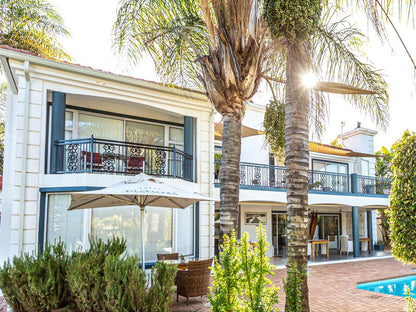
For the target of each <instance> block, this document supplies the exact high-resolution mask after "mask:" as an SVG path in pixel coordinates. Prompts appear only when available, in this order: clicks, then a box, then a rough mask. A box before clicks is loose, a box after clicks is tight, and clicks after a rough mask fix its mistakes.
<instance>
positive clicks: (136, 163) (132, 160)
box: [127, 156, 146, 172]
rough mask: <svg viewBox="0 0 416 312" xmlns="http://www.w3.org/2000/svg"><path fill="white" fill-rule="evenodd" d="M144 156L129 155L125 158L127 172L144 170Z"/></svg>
mask: <svg viewBox="0 0 416 312" xmlns="http://www.w3.org/2000/svg"><path fill="white" fill-rule="evenodd" d="M145 163H146V162H145V158H144V157H141V156H130V157H129V158H128V159H127V171H129V172H144V168H145Z"/></svg>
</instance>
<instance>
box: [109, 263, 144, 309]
mask: <svg viewBox="0 0 416 312" xmlns="http://www.w3.org/2000/svg"><path fill="white" fill-rule="evenodd" d="M139 263H140V260H139V258H138V257H136V256H131V257H126V259H124V260H123V261H120V257H119V256H115V255H110V256H108V257H107V258H106V259H105V262H104V281H105V293H104V294H103V295H104V297H105V303H104V304H105V306H106V308H107V309H108V311H112V312H125V311H140V310H141V309H142V307H143V306H145V304H146V301H145V300H146V276H145V273H144V272H143V270H141V269H140V268H139Z"/></svg>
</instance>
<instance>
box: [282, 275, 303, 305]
mask: <svg viewBox="0 0 416 312" xmlns="http://www.w3.org/2000/svg"><path fill="white" fill-rule="evenodd" d="M304 274H306V273H302V272H299V270H298V269H297V267H293V268H292V269H291V270H288V272H287V280H286V281H285V280H283V288H284V290H285V293H286V310H287V311H291V312H300V311H302V309H303V296H302V286H303V275H304Z"/></svg>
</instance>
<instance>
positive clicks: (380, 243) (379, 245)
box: [374, 241, 384, 251]
mask: <svg viewBox="0 0 416 312" xmlns="http://www.w3.org/2000/svg"><path fill="white" fill-rule="evenodd" d="M374 250H380V251H384V242H383V241H378V242H376V243H375V244H374Z"/></svg>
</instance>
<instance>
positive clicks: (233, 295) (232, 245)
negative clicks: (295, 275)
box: [208, 224, 279, 312]
mask: <svg viewBox="0 0 416 312" xmlns="http://www.w3.org/2000/svg"><path fill="white" fill-rule="evenodd" d="M256 233H257V240H258V241H257V243H255V244H254V247H253V245H252V244H251V243H250V236H249V235H248V234H247V233H246V232H245V233H244V234H243V237H242V239H241V242H237V240H236V237H235V233H234V232H233V233H232V235H231V238H229V237H228V236H227V235H224V243H223V245H222V252H220V260H219V261H218V259H215V266H214V278H213V283H212V287H211V292H212V294H209V295H208V298H209V301H210V303H211V306H212V311H214V312H216V311H247V312H249V311H256V312H257V311H258V312H268V311H270V312H271V311H277V310H276V309H275V305H276V304H277V303H278V300H279V296H278V290H279V288H277V287H275V286H274V285H273V284H272V283H271V281H270V280H269V279H268V278H267V277H266V276H267V275H273V274H274V272H273V270H274V269H275V267H274V266H272V265H270V263H269V258H268V257H267V256H266V252H267V249H268V248H269V243H268V242H267V237H266V234H265V231H264V229H263V227H262V225H261V224H260V226H259V227H258V228H257V229H256Z"/></svg>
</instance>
